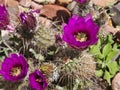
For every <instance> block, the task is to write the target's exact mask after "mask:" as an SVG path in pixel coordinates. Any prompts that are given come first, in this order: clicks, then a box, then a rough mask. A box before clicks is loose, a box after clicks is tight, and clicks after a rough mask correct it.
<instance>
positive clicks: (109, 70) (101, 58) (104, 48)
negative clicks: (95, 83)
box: [90, 35, 119, 85]
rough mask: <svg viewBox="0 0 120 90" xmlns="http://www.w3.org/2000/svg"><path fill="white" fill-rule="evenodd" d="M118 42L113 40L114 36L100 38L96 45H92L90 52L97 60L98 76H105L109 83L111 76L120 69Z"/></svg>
mask: <svg viewBox="0 0 120 90" xmlns="http://www.w3.org/2000/svg"><path fill="white" fill-rule="evenodd" d="M118 51H119V50H118V44H117V43H115V42H114V41H113V36H112V35H108V36H106V37H105V38H100V39H99V40H98V43H97V44H96V45H93V46H91V47H90V53H92V54H93V55H94V56H95V59H96V62H97V71H96V76H99V77H103V78H104V79H105V80H107V82H108V83H109V85H110V84H111V78H113V76H114V75H115V74H116V72H117V71H118V70H119V66H118V63H117V61H115V56H116V55H117V54H118Z"/></svg>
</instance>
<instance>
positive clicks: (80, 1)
mask: <svg viewBox="0 0 120 90" xmlns="http://www.w3.org/2000/svg"><path fill="white" fill-rule="evenodd" d="M75 1H77V2H78V3H81V4H83V3H86V2H87V0H75Z"/></svg>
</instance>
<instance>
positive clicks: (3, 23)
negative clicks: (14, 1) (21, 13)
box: [0, 4, 10, 29]
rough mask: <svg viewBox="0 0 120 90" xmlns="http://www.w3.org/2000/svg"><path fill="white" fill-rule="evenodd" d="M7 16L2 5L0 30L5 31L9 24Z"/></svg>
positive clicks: (0, 6)
mask: <svg viewBox="0 0 120 90" xmlns="http://www.w3.org/2000/svg"><path fill="white" fill-rule="evenodd" d="M9 22H10V20H9V14H8V11H7V9H6V7H5V6H4V5H2V4H1V5H0V29H6V28H7V25H8V24H9Z"/></svg>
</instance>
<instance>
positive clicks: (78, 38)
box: [75, 33, 87, 42]
mask: <svg viewBox="0 0 120 90" xmlns="http://www.w3.org/2000/svg"><path fill="white" fill-rule="evenodd" d="M75 38H76V41H80V42H84V41H86V40H87V35H86V34H85V33H78V34H77V35H75Z"/></svg>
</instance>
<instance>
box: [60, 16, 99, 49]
mask: <svg viewBox="0 0 120 90" xmlns="http://www.w3.org/2000/svg"><path fill="white" fill-rule="evenodd" d="M63 30H64V34H63V37H62V39H63V40H64V41H65V42H67V43H68V45H70V46H71V47H74V48H77V49H81V48H86V47H88V46H89V45H92V44H95V43H96V42H97V41H98V38H97V33H98V30H99V28H98V26H97V25H96V24H95V23H94V21H93V19H92V17H91V15H90V14H88V15H87V16H86V17H84V18H83V17H80V16H78V15H73V16H72V17H71V18H70V19H69V22H68V24H65V23H64V24H63Z"/></svg>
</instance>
